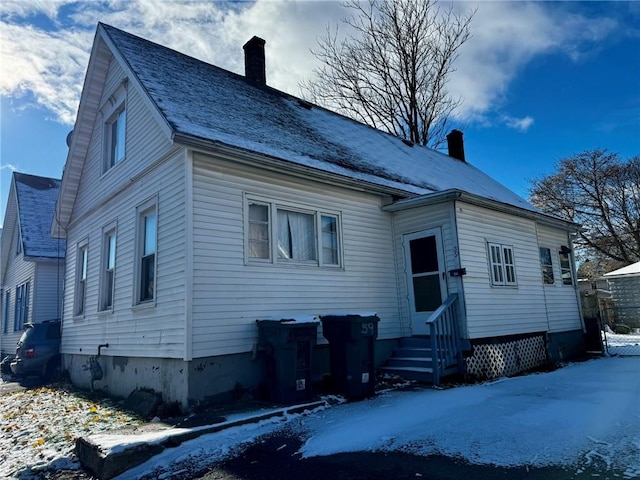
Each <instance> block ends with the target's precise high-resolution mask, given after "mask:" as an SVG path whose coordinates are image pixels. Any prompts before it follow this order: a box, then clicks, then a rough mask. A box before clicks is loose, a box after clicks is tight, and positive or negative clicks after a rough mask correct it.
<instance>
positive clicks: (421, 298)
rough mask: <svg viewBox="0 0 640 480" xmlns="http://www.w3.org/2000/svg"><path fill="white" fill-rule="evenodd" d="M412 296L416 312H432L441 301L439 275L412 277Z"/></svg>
mask: <svg viewBox="0 0 640 480" xmlns="http://www.w3.org/2000/svg"><path fill="white" fill-rule="evenodd" d="M413 296H414V299H415V309H416V312H433V311H434V310H435V309H437V308H438V307H439V306H440V304H441V303H442V293H441V292H440V275H439V274H435V275H425V276H421V277H413Z"/></svg>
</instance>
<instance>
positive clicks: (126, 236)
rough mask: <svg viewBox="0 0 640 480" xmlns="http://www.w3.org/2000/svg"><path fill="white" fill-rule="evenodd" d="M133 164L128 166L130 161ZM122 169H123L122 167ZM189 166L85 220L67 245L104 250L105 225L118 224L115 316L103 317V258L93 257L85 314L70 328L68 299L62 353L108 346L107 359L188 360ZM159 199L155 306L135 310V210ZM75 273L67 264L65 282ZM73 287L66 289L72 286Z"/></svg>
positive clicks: (171, 166) (167, 171) (138, 185)
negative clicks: (83, 242) (84, 243)
mask: <svg viewBox="0 0 640 480" xmlns="http://www.w3.org/2000/svg"><path fill="white" fill-rule="evenodd" d="M130 160H131V158H130ZM123 166H124V164H123ZM184 186H185V159H184V156H183V155H179V156H176V157H174V158H171V159H169V160H167V161H166V162H164V163H162V164H160V165H159V166H158V167H157V168H156V169H154V170H153V171H151V172H149V173H148V174H147V175H145V176H143V177H142V178H140V179H139V180H138V181H137V182H135V183H134V184H132V185H131V187H130V188H127V189H125V190H123V191H121V192H120V193H119V194H118V195H117V196H115V197H114V198H113V199H112V200H111V201H110V202H108V204H106V205H105V206H104V207H103V208H102V210H101V211H100V212H96V213H95V214H93V215H90V216H87V217H86V218H85V219H83V222H82V223H81V224H79V225H78V226H76V227H75V228H73V229H72V230H71V231H70V232H69V234H68V237H67V241H68V242H70V244H72V242H74V241H76V240H75V239H76V238H88V241H89V244H90V245H99V244H100V242H101V236H102V234H103V227H104V221H105V219H109V218H116V217H117V218H118V229H117V247H116V253H117V258H116V261H117V265H116V268H117V275H116V276H115V282H114V294H113V308H112V310H110V311H109V312H108V313H107V314H105V313H103V312H100V311H99V294H100V288H99V282H98V279H99V274H100V265H101V259H100V255H97V254H96V255H93V254H90V255H89V281H88V286H87V292H86V313H85V316H84V318H83V319H82V320H80V321H78V320H75V321H74V320H72V319H71V318H70V316H69V315H68V314H67V313H66V312H68V311H69V310H68V308H69V306H70V303H69V302H70V301H71V299H70V298H69V297H70V296H69V295H66V297H65V319H64V322H65V323H64V325H63V329H64V332H65V333H64V336H63V340H62V351H63V353H77V352H78V351H79V348H82V349H83V352H84V351H87V349H88V351H90V352H91V353H92V354H93V352H94V351H95V349H96V348H97V345H100V344H103V343H109V350H108V351H106V350H103V355H104V354H108V355H114V356H126V355H131V356H137V357H165V358H184V356H185V342H184V339H185V322H184V320H183V318H184V310H185V303H184V302H185V289H186V288H187V287H186V285H187V281H186V279H185V261H186V260H185V248H186V237H185V233H184V232H185V204H184ZM151 198H155V199H157V211H158V218H157V219H158V223H157V252H158V253H157V255H156V282H155V300H154V302H145V303H141V304H138V303H137V301H136V299H137V293H138V291H139V289H138V287H137V283H136V282H137V279H136V275H137V274H136V272H137V254H138V253H137V252H138V243H137V242H138V240H139V237H138V230H137V228H138V216H139V214H140V211H139V210H138V209H137V208H136V205H140V201H141V200H144V199H151ZM74 269H75V260H74V259H72V258H70V259H69V260H68V266H67V275H66V279H67V282H69V278H70V276H71V275H72V272H73V270H74ZM67 284H68V283H67Z"/></svg>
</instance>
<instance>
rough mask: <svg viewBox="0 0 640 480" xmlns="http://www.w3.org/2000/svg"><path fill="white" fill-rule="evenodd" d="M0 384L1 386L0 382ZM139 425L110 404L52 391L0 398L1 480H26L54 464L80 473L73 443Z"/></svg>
mask: <svg viewBox="0 0 640 480" xmlns="http://www.w3.org/2000/svg"><path fill="white" fill-rule="evenodd" d="M0 382H2V380H0ZM138 423H141V421H140V420H139V419H136V418H134V417H133V416H131V415H130V414H127V413H125V412H123V411H122V410H121V409H119V408H118V406H117V405H116V404H115V403H113V402H109V401H100V402H97V401H93V400H90V399H87V398H85V397H83V396H80V395H76V394H75V393H73V392H70V391H67V390H64V389H56V388H48V387H43V388H36V389H30V390H22V391H18V392H14V393H10V394H7V395H3V396H1V397H0V452H2V453H1V454H0V478H14V477H16V476H18V475H19V474H20V473H21V472H22V474H21V475H22V476H21V478H28V477H29V474H28V473H27V471H26V470H25V469H27V468H30V469H31V471H32V472H33V474H36V473H37V472H38V471H39V470H44V469H47V468H48V467H50V466H51V465H52V464H54V465H55V466H56V467H57V468H71V469H74V468H79V465H78V464H77V462H75V461H74V460H73V450H74V447H75V440H76V438H77V437H79V436H82V435H90V434H96V433H99V432H104V431H105V430H112V429H115V428H121V427H122V426H124V425H135V424H138Z"/></svg>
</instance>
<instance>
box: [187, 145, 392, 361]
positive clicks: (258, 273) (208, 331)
mask: <svg viewBox="0 0 640 480" xmlns="http://www.w3.org/2000/svg"><path fill="white" fill-rule="evenodd" d="M194 157H195V162H194V180H193V225H194V227H193V242H194V243H193V252H194V259H193V270H194V273H193V336H192V338H193V356H194V358H197V357H202V356H207V355H217V354H228V353H240V352H248V351H250V350H251V348H252V347H253V344H254V342H255V341H256V340H257V335H258V330H257V327H256V323H255V321H256V319H259V318H264V317H269V316H274V315H279V314H287V313H299V314H322V313H331V312H347V311H354V312H363V311H365V312H376V313H377V314H378V315H379V316H380V319H381V322H380V324H379V338H393V337H397V336H399V334H400V331H399V319H398V311H397V290H396V280H395V270H394V263H393V244H392V238H391V233H390V232H391V218H390V214H388V213H385V212H383V211H381V208H380V207H381V199H380V197H377V196H374V195H368V194H364V193H361V192H354V191H350V190H346V189H342V188H338V187H332V186H328V185H323V184H318V183H315V182H310V181H308V180H304V179H296V178H294V177H291V176H288V175H285V174H276V173H269V172H266V171H264V170H259V169H251V168H248V167H242V166H239V165H237V164H234V162H226V161H224V160H221V159H214V158H211V157H206V156H203V155H198V154H194ZM245 194H246V195H245ZM247 198H251V199H253V201H254V202H255V203H256V204H264V205H268V204H269V203H271V202H275V203H276V204H279V205H283V206H285V205H288V206H297V207H298V208H297V209H296V208H292V210H294V211H295V210H300V211H304V208H305V207H307V208H308V209H310V211H312V212H321V214H322V215H325V214H324V213H322V212H329V213H330V212H334V213H333V214H331V215H333V217H334V218H336V217H337V216H338V215H339V216H340V220H341V225H337V227H338V229H340V227H341V228H342V232H341V237H342V238H341V242H342V243H340V244H339V246H340V247H342V255H343V257H344V258H343V264H342V266H343V268H318V265H317V263H318V262H317V260H316V261H315V262H309V263H306V262H283V263H278V262H274V263H264V262H262V263H261V262H257V261H255V260H254V261H251V262H248V261H247V258H246V257H247V256H248V255H245V250H246V249H247V248H248V247H247V246H246V242H244V241H243V238H249V234H247V236H246V237H245V230H247V229H254V230H255V229H258V230H260V229H262V230H263V232H266V231H267V230H265V229H264V227H262V226H261V225H265V224H266V223H264V222H266V221H267V220H266V219H267V217H266V216H265V215H264V210H263V211H262V213H261V214H260V215H258V214H256V215H255V216H254V217H252V218H251V223H249V222H248V221H247V217H248V215H245V213H244V211H243V210H244V209H245V208H246V205H247V204H246V203H245V202H246V199H247ZM264 200H266V201H264ZM287 208H288V207H287ZM331 215H329V216H331ZM319 220H321V219H319ZM261 222H262V223H261ZM316 228H318V229H321V227H320V226H317V227H316ZM330 228H331V227H329V229H328V230H327V233H329V230H330ZM265 236H266V235H264V234H262V235H258V234H253V235H252V238H253V239H254V240H256V242H255V244H253V246H252V247H251V248H253V251H254V252H259V251H260V249H261V248H263V247H260V246H259V242H258V241H257V240H259V239H260V238H265ZM328 237H330V235H328ZM336 240H337V241H340V239H337V238H335V237H334V238H333V241H336ZM323 243H325V242H323ZM326 245H327V248H328V249H332V248H334V245H332V244H331V240H330V238H327V241H326ZM256 255H257V253H256ZM327 255H328V256H329V257H331V255H334V254H333V253H331V254H329V253H328V254H327ZM262 256H263V257H264V256H265V255H264V254H263V255H262ZM272 257H273V255H272ZM318 333H319V338H318V340H319V341H320V342H325V340H324V338H323V337H322V335H321V329H320V328H319V329H318Z"/></svg>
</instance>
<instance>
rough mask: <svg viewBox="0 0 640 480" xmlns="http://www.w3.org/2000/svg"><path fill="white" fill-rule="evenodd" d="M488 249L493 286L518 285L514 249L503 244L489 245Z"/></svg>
mask: <svg viewBox="0 0 640 480" xmlns="http://www.w3.org/2000/svg"><path fill="white" fill-rule="evenodd" d="M488 248H489V271H490V274H491V284H492V285H495V286H515V285H517V280H516V265H515V261H514V256H513V247H512V246H511V245H504V244H501V243H489V244H488Z"/></svg>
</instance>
